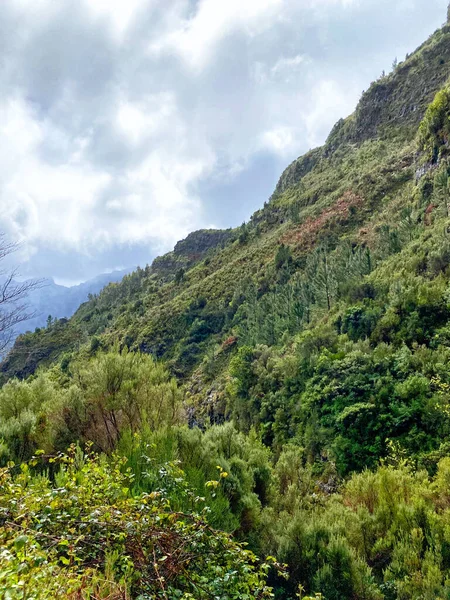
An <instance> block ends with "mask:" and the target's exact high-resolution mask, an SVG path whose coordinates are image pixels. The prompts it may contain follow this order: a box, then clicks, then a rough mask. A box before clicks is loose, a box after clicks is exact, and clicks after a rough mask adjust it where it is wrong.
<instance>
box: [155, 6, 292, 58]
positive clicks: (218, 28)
mask: <svg viewBox="0 0 450 600" xmlns="http://www.w3.org/2000/svg"><path fill="white" fill-rule="evenodd" d="M283 3H284V2H283V0H245V2H242V0H226V2H225V1H217V0H200V2H199V4H198V8H197V11H196V13H195V15H194V16H191V17H187V18H185V19H184V20H183V21H182V22H181V24H180V25H179V27H178V28H177V29H176V30H174V31H171V32H169V33H168V34H166V35H165V36H164V37H162V38H161V39H159V40H157V41H156V42H154V43H152V44H151V45H150V49H151V50H152V51H153V52H157V53H158V52H175V53H176V54H178V55H179V56H180V58H181V59H182V60H183V61H185V62H186V63H187V64H189V65H190V66H191V67H193V68H194V69H201V68H202V67H204V66H206V65H207V64H208V63H209V62H210V61H211V60H212V58H213V54H214V50H215V49H216V47H217V45H218V44H219V43H220V42H221V40H223V38H225V37H226V36H227V35H229V34H231V33H233V32H235V31H241V32H245V33H246V34H247V35H248V36H250V37H251V36H254V35H257V34H258V33H260V32H261V31H264V30H265V29H267V28H269V27H271V26H273V24H274V21H276V18H277V12H278V11H279V10H280V8H282V6H283Z"/></svg>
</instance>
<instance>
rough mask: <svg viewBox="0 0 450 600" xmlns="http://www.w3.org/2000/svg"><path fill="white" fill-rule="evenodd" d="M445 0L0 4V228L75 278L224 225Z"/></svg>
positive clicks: (137, 260)
mask: <svg viewBox="0 0 450 600" xmlns="http://www.w3.org/2000/svg"><path fill="white" fill-rule="evenodd" d="M446 4H447V3H446V0H427V1H425V0H415V2H408V3H405V2H402V3H397V4H396V5H395V6H394V7H392V3H391V2H390V1H389V0H364V2H361V1H357V0H353V1H352V0H245V1H244V2H242V1H241V0H239V1H238V0H227V2H218V1H217V0H171V1H170V2H164V1H163V0H127V1H126V2H125V1H123V0H59V1H58V2H55V1H54V0H3V1H2V2H1V3H0V53H1V56H2V61H1V62H0V98H1V100H0V111H1V114H2V120H1V122H0V229H3V230H5V231H7V232H8V233H9V234H10V236H11V238H13V239H15V240H18V241H21V242H22V243H23V246H22V247H23V254H22V259H24V260H26V261H27V262H26V263H25V264H24V266H23V269H22V271H24V272H25V274H29V275H39V276H56V277H57V278H58V277H60V278H64V279H65V280H67V279H70V278H73V279H74V280H81V279H87V278H89V277H91V276H93V275H95V274H96V273H98V272H100V271H105V270H108V269H111V268H114V267H115V266H123V267H127V266H133V265H136V264H142V263H146V262H151V260H152V258H153V257H154V256H155V255H156V254H157V253H160V252H162V251H166V250H168V249H170V248H171V247H172V246H173V244H174V243H175V242H176V241H177V240H178V239H180V238H182V237H183V236H185V235H186V234H187V233H188V232H189V231H191V230H193V229H195V228H199V227H204V226H222V227H227V226H232V225H236V224H239V223H241V222H242V220H244V219H247V218H248V217H249V216H250V214H251V212H252V211H253V210H254V209H256V208H257V207H259V206H261V205H262V203H263V202H264V201H265V200H266V199H267V198H268V197H269V196H270V194H271V192H272V190H273V187H274V185H275V183H276V180H277V178H278V176H279V174H280V172H281V170H282V169H283V168H284V167H285V166H286V165H287V164H288V163H289V162H290V161H291V160H293V159H294V158H296V157H297V156H298V155H300V154H301V153H303V152H305V151H307V150H308V149H309V148H310V147H311V146H314V145H317V144H320V143H322V142H323V141H324V139H325V138H326V136H327V134H328V132H329V130H330V129H331V127H332V126H333V124H334V122H335V121H336V120H337V119H338V118H339V117H341V116H346V114H348V113H349V112H351V110H352V109H353V108H354V106H355V104H356V102H357V100H358V97H359V95H360V92H361V90H362V89H363V88H364V87H367V85H368V83H369V82H370V80H372V79H374V78H376V77H377V76H378V75H379V73H380V72H381V70H382V69H389V67H390V65H391V63H392V60H393V58H394V57H395V56H396V55H397V56H398V57H399V58H401V57H402V56H403V55H404V53H405V52H406V51H411V50H412V49H414V47H415V45H417V44H418V43H420V42H422V41H423V39H424V38H425V37H426V36H427V35H428V34H429V33H430V32H431V31H432V30H433V29H434V28H435V27H436V26H438V25H439V24H440V23H441V21H443V20H444V18H445V8H446Z"/></svg>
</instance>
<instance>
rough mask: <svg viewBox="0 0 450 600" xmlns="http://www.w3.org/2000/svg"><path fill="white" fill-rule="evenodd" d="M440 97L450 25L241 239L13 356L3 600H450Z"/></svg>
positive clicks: (6, 387) (113, 288)
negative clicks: (57, 599)
mask: <svg viewBox="0 0 450 600" xmlns="http://www.w3.org/2000/svg"><path fill="white" fill-rule="evenodd" d="M449 76H450V27H449V26H444V27H443V28H442V29H440V30H439V31H437V32H436V33H435V34H434V35H433V36H431V37H430V38H429V39H428V40H427V41H426V42H425V43H424V44H423V45H422V46H421V47H420V48H419V49H418V50H417V51H416V52H414V53H413V54H412V55H410V56H409V57H408V58H407V59H406V60H405V61H404V62H403V63H400V64H399V65H398V66H396V68H395V69H394V70H393V72H392V73H390V74H389V75H387V76H383V77H382V78H380V79H379V80H378V81H376V82H375V83H373V84H372V85H371V87H370V88H369V90H368V91H367V92H365V93H364V94H363V96H362V98H361V101H360V103H359V105H358V107H357V109H356V111H355V113H354V114H353V115H351V116H350V117H348V118H347V119H345V120H341V121H340V122H339V123H337V125H336V126H335V127H334V128H333V130H332V132H331V134H330V136H329V138H328V140H327V141H326V143H325V145H324V146H323V147H321V148H318V149H315V150H312V151H310V152H308V153H307V154H306V155H305V156H303V157H300V158H299V159H297V160H296V161H295V162H294V163H293V164H292V165H290V166H289V167H288V168H287V169H286V171H285V172H284V173H283V174H282V176H281V178H280V181H279V183H278V185H277V187H276V189H275V191H274V193H273V195H272V197H271V198H270V200H269V201H268V202H267V203H265V204H264V207H263V208H261V210H259V211H257V212H256V213H255V214H254V215H253V216H252V217H251V219H250V221H249V222H248V223H245V224H243V225H242V226H241V227H240V228H237V229H233V230H227V231H199V232H195V233H192V234H191V235H190V236H188V238H187V239H186V240H184V241H182V242H179V243H178V244H177V246H176V247H175V249H174V251H173V252H171V253H169V254H168V255H165V256H163V257H160V258H158V259H156V260H155V261H154V263H153V264H152V265H151V266H147V267H146V268H145V269H138V270H137V271H135V272H134V273H132V274H130V275H127V276H126V277H125V278H124V279H123V281H122V282H121V283H116V284H110V285H109V286H107V287H106V288H105V289H104V290H103V291H102V292H100V293H99V294H98V295H97V296H95V297H92V298H91V299H90V300H89V301H88V302H86V303H85V304H83V305H82V306H80V308H79V309H78V311H77V312H76V313H75V315H74V316H73V317H72V318H71V319H69V320H68V321H55V322H51V323H49V325H48V327H47V328H45V329H41V330H36V331H35V332H34V333H28V334H25V335H22V336H20V337H19V338H18V339H17V341H16V344H15V346H14V348H13V349H12V351H11V352H10V354H9V355H8V357H7V358H6V359H5V360H4V362H3V363H2V365H1V374H2V378H3V387H2V388H1V390H0V439H1V445H0V458H1V460H2V461H3V464H4V470H3V471H2V472H1V474H0V477H2V478H3V479H2V491H1V492H0V519H2V523H3V527H2V530H1V533H0V537H1V539H2V544H3V547H4V551H3V552H2V553H1V554H0V582H2V584H4V587H5V589H8V590H9V591H8V594H9V596H5V597H8V598H31V597H36V598H41V597H42V598H45V597H48V598H53V597H56V596H57V595H61V594H62V595H65V596H66V597H73V598H155V597H157V598H169V599H172V598H185V599H187V598H221V599H222V598H223V599H225V598H264V597H267V598H270V597H275V598H280V599H294V598H303V599H304V600H306V599H307V597H308V595H309V596H310V597H316V598H322V600H346V599H348V600H382V599H386V600H397V599H398V600H410V599H413V600H437V599H442V600H444V599H448V598H450V496H449V482H450V368H449V367H450V147H449V136H450V87H449V86H448V83H447V82H448V79H449ZM67 448H71V450H70V451H69V453H67ZM19 465H22V466H19ZM257 557H263V561H261V560H260V559H258V558H257ZM265 557H268V558H267V559H266V558H265ZM2 578H3V580H2ZM49 582H51V584H50V583H49ZM27 589H30V590H31V589H33V593H34V594H35V595H34V596H31V595H29V592H28V591H27ZM36 590H37V591H36ZM30 593H31V592H30ZM45 594H47V595H45Z"/></svg>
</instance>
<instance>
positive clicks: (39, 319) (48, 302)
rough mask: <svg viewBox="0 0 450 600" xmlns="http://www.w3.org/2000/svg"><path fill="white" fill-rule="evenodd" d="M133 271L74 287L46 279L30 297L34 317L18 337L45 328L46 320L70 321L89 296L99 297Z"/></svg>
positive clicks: (18, 330)
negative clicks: (95, 295) (96, 295)
mask: <svg viewBox="0 0 450 600" xmlns="http://www.w3.org/2000/svg"><path fill="white" fill-rule="evenodd" d="M129 272H130V269H126V270H122V271H112V272H111V273H103V274H101V275H97V276H96V277H94V278H93V279H89V280H88V281H85V282H83V283H80V284H78V285H74V286H70V287H68V286H63V285H58V284H56V283H55V282H54V281H53V279H44V280H42V282H40V285H39V286H37V288H35V289H33V290H32V291H31V292H30V293H29V294H28V297H27V304H28V310H29V312H30V313H32V314H33V318H31V319H28V320H27V321H24V322H22V323H19V324H18V325H17V327H16V331H15V333H16V335H19V334H22V333H25V332H27V331H33V330H34V329H36V328H40V327H45V325H46V323H47V319H48V317H49V316H51V317H52V318H53V319H61V318H69V317H71V316H72V315H73V313H74V312H75V311H76V310H77V308H78V307H79V306H80V304H82V303H83V302H86V300H88V298H89V296H90V295H94V294H98V293H99V292H100V290H102V289H103V288H104V287H105V286H106V285H108V284H109V283H113V282H116V283H117V282H119V281H120V280H121V279H123V277H124V276H125V275H126V274H127V273H129Z"/></svg>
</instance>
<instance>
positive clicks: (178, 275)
mask: <svg viewBox="0 0 450 600" xmlns="http://www.w3.org/2000/svg"><path fill="white" fill-rule="evenodd" d="M184 275H185V270H184V269H183V268H182V267H181V268H180V269H178V271H177V272H176V273H175V283H176V284H177V285H179V284H180V283H182V282H183V281H184Z"/></svg>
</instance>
